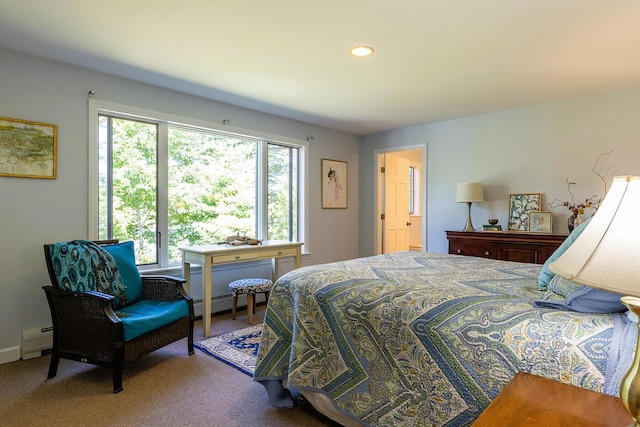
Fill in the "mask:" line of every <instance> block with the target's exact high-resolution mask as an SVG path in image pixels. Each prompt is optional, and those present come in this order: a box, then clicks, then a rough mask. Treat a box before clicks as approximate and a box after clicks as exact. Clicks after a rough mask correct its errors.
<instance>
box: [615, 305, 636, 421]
mask: <svg viewBox="0 0 640 427" xmlns="http://www.w3.org/2000/svg"><path fill="white" fill-rule="evenodd" d="M620 301H622V303H623V304H624V305H625V306H627V308H629V310H631V311H632V312H633V313H635V314H637V315H639V316H640V298H635V297H622V298H620ZM638 327H639V328H640V323H639V324H638ZM639 332H640V331H639ZM638 338H639V341H638V342H637V343H636V354H635V356H634V357H633V362H632V363H631V367H630V368H629V371H628V372H627V374H626V375H625V377H624V378H623V380H622V384H620V400H622V404H623V405H624V407H625V408H627V411H628V412H629V414H631V417H632V418H633V419H634V420H635V421H636V422H635V424H630V426H634V427H640V374H639V373H640V335H639V336H638Z"/></svg>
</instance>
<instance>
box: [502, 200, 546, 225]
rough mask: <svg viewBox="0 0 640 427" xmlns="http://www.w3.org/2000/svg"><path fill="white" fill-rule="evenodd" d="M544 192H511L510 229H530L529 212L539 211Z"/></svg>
mask: <svg viewBox="0 0 640 427" xmlns="http://www.w3.org/2000/svg"><path fill="white" fill-rule="evenodd" d="M540 206H542V193H515V194H509V223H508V225H507V229H508V230H512V231H529V212H539V211H540Z"/></svg>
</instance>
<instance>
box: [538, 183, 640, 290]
mask: <svg viewBox="0 0 640 427" xmlns="http://www.w3.org/2000/svg"><path fill="white" fill-rule="evenodd" d="M549 269H550V270H551V271H552V272H554V273H555V274H557V275H558V276H561V277H564V278H565V279H568V280H572V281H574V282H576V283H580V284H583V285H587V286H591V287H594V288H599V289H605V290H609V291H612V292H616V293H620V294H624V295H631V296H636V297H638V296H640V176H617V177H615V178H614V179H613V183H612V184H611V188H610V189H609V192H608V193H607V195H606V197H605V199H604V200H603V201H602V204H601V205H600V207H599V208H598V210H597V212H596V213H595V215H594V216H593V218H592V219H591V221H590V222H589V224H588V225H587V227H586V228H585V229H584V230H583V231H582V234H580V236H579V237H578V238H577V239H576V241H575V242H573V244H572V245H571V246H570V247H569V249H567V250H566V251H565V252H564V253H563V254H562V256H560V257H559V258H558V259H557V260H556V261H555V262H553V263H551V264H550V265H549Z"/></svg>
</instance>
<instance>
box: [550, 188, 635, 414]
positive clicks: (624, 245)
mask: <svg viewBox="0 0 640 427" xmlns="http://www.w3.org/2000/svg"><path fill="white" fill-rule="evenodd" d="M639 213H640V176H617V177H614V179H613V183H612V185H611V188H610V189H609V192H608V193H607V195H606V197H605V199H604V200H603V201H602V204H601V205H600V207H599V208H598V210H597V212H596V213H595V214H594V216H593V218H592V219H591V222H590V223H589V225H587V227H586V228H585V229H584V230H583V231H582V234H580V236H579V237H578V238H577V239H576V240H575V242H573V244H572V245H571V246H569V249H567V250H566V251H565V252H564V253H563V254H562V256H560V257H559V258H558V259H557V260H556V261H555V262H553V263H551V264H550V265H549V269H550V270H551V271H552V272H554V273H555V274H557V275H558V276H561V277H564V278H565V279H568V280H571V281H573V282H576V283H580V284H583V285H586V286H590V287H593V288H598V289H603V290H607V291H611V292H615V293H619V294H621V295H627V296H624V297H622V298H621V301H622V303H623V304H624V305H625V306H627V307H628V308H629V310H631V311H632V312H634V313H635V314H637V315H640V298H638V297H640V221H639V216H640V215H639ZM639 371H640V341H639V342H638V343H636V353H635V357H634V359H633V362H632V364H631V368H630V369H629V371H628V372H627V374H626V376H625V377H624V379H623V380H622V384H621V385H620V399H621V400H622V403H623V404H624V406H625V408H627V411H629V413H630V414H631V416H632V417H633V419H634V420H635V424H634V425H635V426H636V427H640V375H639Z"/></svg>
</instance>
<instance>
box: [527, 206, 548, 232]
mask: <svg viewBox="0 0 640 427" xmlns="http://www.w3.org/2000/svg"><path fill="white" fill-rule="evenodd" d="M552 224H553V223H552V221H551V212H548V211H547V212H529V231H533V232H536V233H551V229H552Z"/></svg>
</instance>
